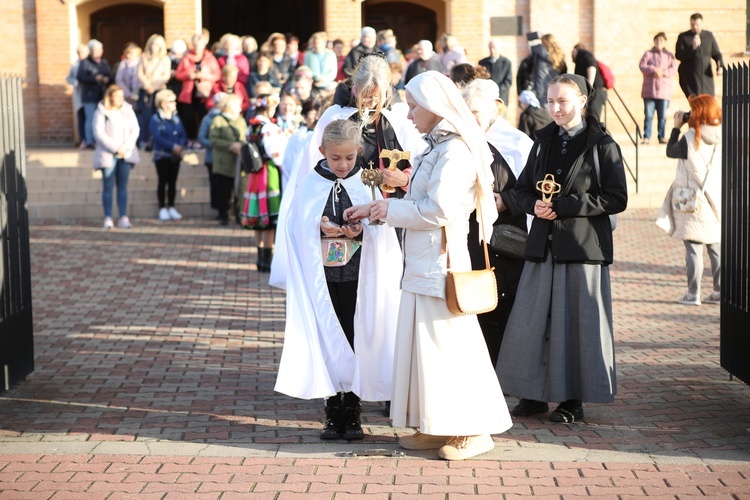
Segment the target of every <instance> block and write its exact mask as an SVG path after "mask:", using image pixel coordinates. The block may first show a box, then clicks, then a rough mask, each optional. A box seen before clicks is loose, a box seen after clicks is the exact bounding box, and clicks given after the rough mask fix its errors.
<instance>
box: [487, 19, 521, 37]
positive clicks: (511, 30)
mask: <svg viewBox="0 0 750 500" xmlns="http://www.w3.org/2000/svg"><path fill="white" fill-rule="evenodd" d="M522 34H523V17H522V16H508V17H491V18H490V36H521V35H522Z"/></svg>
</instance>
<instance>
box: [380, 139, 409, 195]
mask: <svg viewBox="0 0 750 500" xmlns="http://www.w3.org/2000/svg"><path fill="white" fill-rule="evenodd" d="M380 158H387V159H388V160H390V161H389V163H388V170H396V165H397V164H398V162H400V161H401V160H410V159H411V151H399V150H398V149H381V150H380ZM380 189H381V191H383V192H384V193H395V192H396V188H394V187H391V186H389V185H387V184H381V185H380Z"/></svg>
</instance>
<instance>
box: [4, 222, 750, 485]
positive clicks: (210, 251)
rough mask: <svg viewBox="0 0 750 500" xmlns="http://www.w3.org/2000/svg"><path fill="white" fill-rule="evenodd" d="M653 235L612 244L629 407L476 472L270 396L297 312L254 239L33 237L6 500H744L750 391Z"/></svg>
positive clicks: (617, 405) (379, 427)
mask: <svg viewBox="0 0 750 500" xmlns="http://www.w3.org/2000/svg"><path fill="white" fill-rule="evenodd" d="M654 217H655V212H654V211H653V210H646V211H631V212H629V213H627V214H625V215H624V216H621V218H620V223H619V227H618V229H617V231H616V232H615V236H616V238H615V240H616V241H615V246H616V264H615V265H614V266H613V267H612V278H613V294H614V300H615V303H614V311H615V328H616V348H617V361H618V367H617V370H618V379H619V384H618V387H619V394H618V396H617V399H616V400H615V402H614V403H612V404H610V405H587V406H586V422H585V423H579V424H573V425H566V424H552V423H549V422H548V421H547V420H546V419H544V418H519V419H516V420H515V422H514V426H513V428H512V429H511V430H509V431H508V432H507V433H505V434H503V435H498V436H495V442H496V448H495V450H494V451H492V452H491V453H488V454H487V455H484V456H482V457H481V460H471V461H467V462H464V463H446V462H443V461H440V460H437V459H436V458H437V457H436V453H434V452H424V453H408V454H407V455H406V456H404V457H362V456H351V455H347V453H348V452H352V451H354V452H356V453H358V454H362V452H364V451H365V450H372V449H380V450H384V453H386V454H387V453H390V452H396V451H397V450H398V447H397V445H396V439H397V434H398V432H403V430H396V429H393V428H392V427H390V425H389V422H388V420H387V419H386V418H385V417H383V416H382V413H381V409H382V406H380V405H377V404H366V405H365V408H364V413H363V418H364V423H365V428H366V432H367V437H366V439H365V440H364V442H362V443H358V444H348V443H345V442H339V443H325V444H324V443H321V442H320V441H319V440H318V438H317V435H318V432H319V429H320V427H321V418H322V406H321V402H320V401H300V400H294V399H291V398H289V397H286V396H283V395H280V394H276V393H274V392H273V384H274V380H275V375H276V366H277V363H278V361H279V357H280V354H281V347H282V342H283V325H284V295H283V293H282V292H280V291H278V290H273V289H269V288H268V287H267V286H266V285H265V284H264V283H263V282H262V280H261V279H259V278H265V277H266V276H267V275H263V276H259V275H258V274H257V273H256V272H255V270H254V265H253V264H252V263H253V262H254V261H255V253H254V249H253V247H252V245H251V239H250V233H248V232H244V231H242V230H239V229H233V228H219V227H217V226H215V224H214V223H213V222H209V221H206V220H183V221H180V222H174V223H159V222H157V221H153V220H136V221H134V222H135V224H136V227H135V228H134V229H132V230H131V231H117V230H114V231H111V232H103V231H102V230H101V229H99V225H98V221H97V222H96V223H94V222H81V223H75V224H67V223H57V222H55V223H52V222H50V223H44V222H37V223H35V224H33V225H32V231H31V236H32V242H31V247H32V266H33V298H34V324H35V346H36V371H35V372H34V373H33V374H32V375H31V376H30V377H29V378H28V380H27V381H25V382H24V383H22V384H19V385H18V386H16V387H14V388H12V389H11V390H10V391H7V392H5V393H0V499H4V498H8V499H23V498H34V499H46V498H55V499H64V498H75V499H77V500H80V499H81V498H86V499H89V498H94V499H96V498H102V499H104V498H106V499H116V498H139V499H140V498H159V499H162V498H166V499H172V498H214V499H215V498H221V499H222V500H225V499H230V498H269V499H280V500H281V499H289V498H313V499H315V498H321V499H335V500H341V499H345V498H354V497H359V496H362V495H366V496H367V497H368V498H369V497H372V498H377V499H381V498H382V499H398V498H406V497H407V496H412V495H414V494H421V495H427V496H429V497H433V498H440V499H443V500H444V499H446V498H449V499H454V498H460V497H462V496H467V495H476V494H480V495H481V494H483V495H488V496H490V497H493V498H501V497H504V498H511V497H528V496H535V497H537V496H538V497H549V498H560V497H569V496H574V495H588V496H592V497H596V498H631V497H642V496H655V497H663V498H683V497H685V496H693V495H695V496H709V497H719V498H750V431H749V430H748V429H750V387H748V386H746V385H745V384H743V383H741V382H739V381H737V380H734V381H730V380H729V375H728V374H727V373H726V372H725V371H724V370H723V369H722V368H721V367H720V366H719V307H718V306H711V305H704V306H701V307H686V306H681V305H678V304H676V303H675V300H676V299H677V298H678V297H679V296H681V295H682V294H683V293H684V289H683V288H684V281H685V279H684V268H683V266H684V261H683V252H684V250H683V246H682V243H681V242H678V241H672V240H670V239H669V238H668V237H667V236H666V235H664V234H663V233H661V231H660V230H659V229H658V228H656V226H655V225H654V224H653V222H652V221H653V219H654ZM709 287H710V283H709V282H708V279H706V280H704V287H703V289H704V294H707V293H708V291H709ZM457 404H460V402H457ZM509 404H511V405H512V404H515V400H512V399H511V400H509Z"/></svg>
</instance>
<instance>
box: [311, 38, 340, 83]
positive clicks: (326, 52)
mask: <svg viewBox="0 0 750 500" xmlns="http://www.w3.org/2000/svg"><path fill="white" fill-rule="evenodd" d="M327 43H328V35H327V34H326V32H325V31H318V32H317V33H313V34H312V36H311V37H310V43H309V45H310V49H309V50H308V51H307V52H305V64H304V65H305V66H307V67H308V68H310V69H311V70H312V79H313V84H314V85H315V87H316V88H319V89H329V88H331V86H335V84H334V81H335V80H336V73H337V72H338V65H337V61H336V54H334V53H333V51H332V50H331V49H328V48H326V44H327Z"/></svg>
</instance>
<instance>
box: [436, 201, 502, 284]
mask: <svg viewBox="0 0 750 500" xmlns="http://www.w3.org/2000/svg"><path fill="white" fill-rule="evenodd" d="M476 212H477V223H479V230H480V231H481V232H482V247H483V248H484V266H485V268H486V269H488V270H491V269H492V267H491V266H490V252H489V250H488V249H487V235H486V234H485V232H484V224H483V221H484V218H483V217H482V207H481V205H479V203H477V209H476ZM442 252H443V253H444V254H446V266H447V267H448V269H450V267H451V254H450V252H449V251H448V232H447V231H446V230H445V226H443V249H442Z"/></svg>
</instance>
